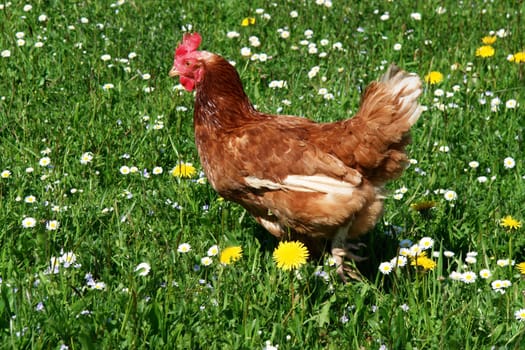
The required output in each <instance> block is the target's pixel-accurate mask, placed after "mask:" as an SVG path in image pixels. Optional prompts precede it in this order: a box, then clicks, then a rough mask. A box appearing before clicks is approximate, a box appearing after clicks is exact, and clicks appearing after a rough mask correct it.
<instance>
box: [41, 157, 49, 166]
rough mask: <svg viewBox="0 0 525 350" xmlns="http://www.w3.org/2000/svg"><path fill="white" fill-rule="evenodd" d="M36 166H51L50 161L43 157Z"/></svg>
mask: <svg viewBox="0 0 525 350" xmlns="http://www.w3.org/2000/svg"><path fill="white" fill-rule="evenodd" d="M38 164H39V165H40V166H48V165H49V164H51V159H50V158H49V157H43V158H41V159H40V160H39V161H38Z"/></svg>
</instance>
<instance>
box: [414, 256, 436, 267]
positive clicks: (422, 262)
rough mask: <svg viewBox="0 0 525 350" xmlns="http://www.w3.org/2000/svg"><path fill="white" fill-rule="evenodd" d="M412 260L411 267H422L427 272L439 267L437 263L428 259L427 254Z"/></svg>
mask: <svg viewBox="0 0 525 350" xmlns="http://www.w3.org/2000/svg"><path fill="white" fill-rule="evenodd" d="M411 260H412V261H411V262H410V265H412V266H419V267H422V268H423V270H425V271H428V270H433V269H434V268H435V267H436V266H437V264H436V262H435V261H434V260H432V259H430V258H427V257H426V256H425V254H420V255H418V256H417V257H415V258H413V259H411Z"/></svg>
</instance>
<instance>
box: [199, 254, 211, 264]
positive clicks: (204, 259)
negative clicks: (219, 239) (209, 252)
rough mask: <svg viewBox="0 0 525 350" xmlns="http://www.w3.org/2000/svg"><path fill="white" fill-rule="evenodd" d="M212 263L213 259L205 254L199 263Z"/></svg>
mask: <svg viewBox="0 0 525 350" xmlns="http://www.w3.org/2000/svg"><path fill="white" fill-rule="evenodd" d="M212 263H213V260H212V258H210V257H209V256H205V257H203V258H201V264H202V265H204V266H210V265H211V264H212Z"/></svg>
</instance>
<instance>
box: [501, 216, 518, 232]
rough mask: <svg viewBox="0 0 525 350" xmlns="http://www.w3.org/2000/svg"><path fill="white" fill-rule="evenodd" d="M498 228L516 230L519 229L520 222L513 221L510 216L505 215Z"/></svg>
mask: <svg viewBox="0 0 525 350" xmlns="http://www.w3.org/2000/svg"><path fill="white" fill-rule="evenodd" d="M499 224H500V226H502V227H504V228H506V229H509V230H516V229H518V228H520V227H521V222H520V221H518V220H516V219H514V218H513V217H512V216H510V215H507V216H505V217H504V218H503V219H501V221H500V223H499Z"/></svg>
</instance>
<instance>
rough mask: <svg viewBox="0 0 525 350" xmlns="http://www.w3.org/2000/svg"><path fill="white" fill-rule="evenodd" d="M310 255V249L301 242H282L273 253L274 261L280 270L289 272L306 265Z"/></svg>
mask: <svg viewBox="0 0 525 350" xmlns="http://www.w3.org/2000/svg"><path fill="white" fill-rule="evenodd" d="M308 255H309V254H308V249H306V247H305V246H304V244H303V243H301V242H297V241H291V242H280V243H279V246H278V247H277V248H276V249H275V250H274V252H273V260H275V262H276V263H277V267H278V268H280V269H283V270H285V271H288V270H292V269H296V268H298V267H300V266H301V265H304V264H305V263H306V259H308Z"/></svg>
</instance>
